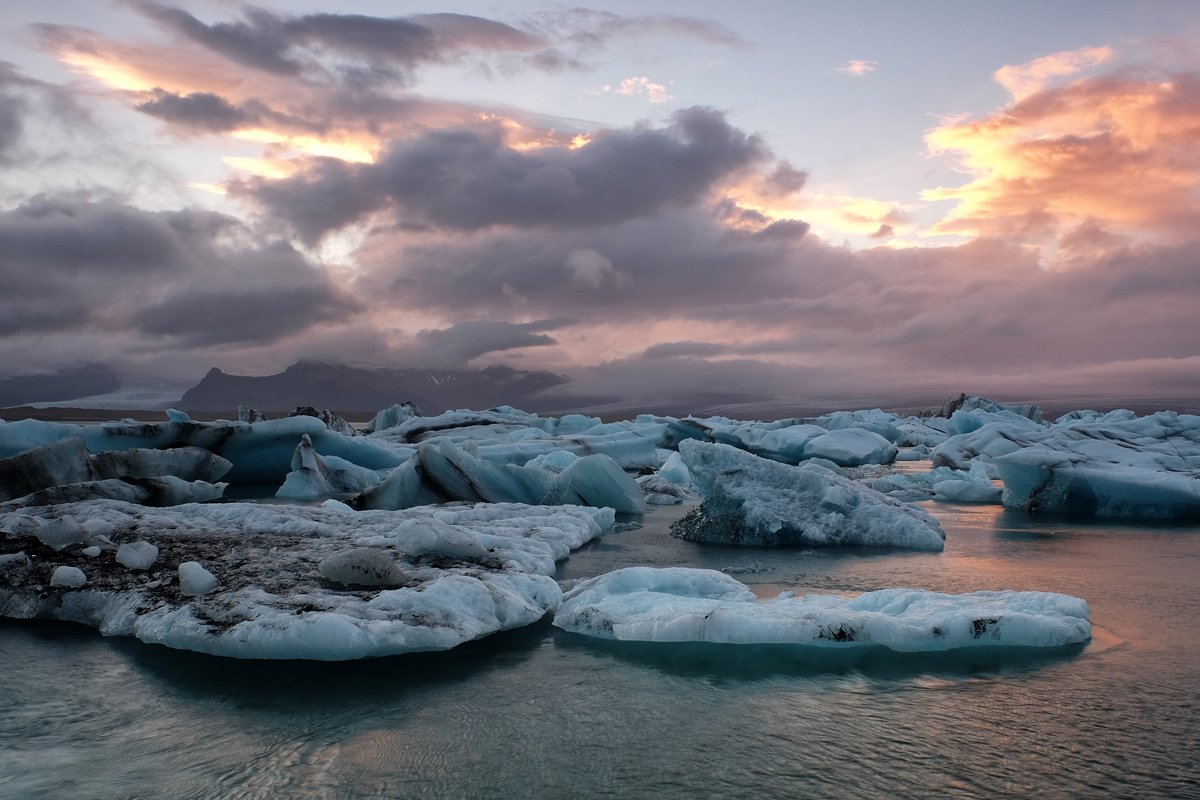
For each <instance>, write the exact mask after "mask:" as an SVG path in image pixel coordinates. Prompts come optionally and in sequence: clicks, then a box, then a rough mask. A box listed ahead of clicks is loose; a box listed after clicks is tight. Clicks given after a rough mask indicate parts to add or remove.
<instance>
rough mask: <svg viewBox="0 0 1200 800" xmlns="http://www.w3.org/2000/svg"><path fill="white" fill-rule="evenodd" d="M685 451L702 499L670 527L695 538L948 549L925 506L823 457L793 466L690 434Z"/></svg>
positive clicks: (681, 448)
mask: <svg viewBox="0 0 1200 800" xmlns="http://www.w3.org/2000/svg"><path fill="white" fill-rule="evenodd" d="M679 454H680V456H681V457H682V459H683V463H684V465H686V466H687V468H688V470H689V472H690V473H691V475H692V480H693V481H694V483H695V486H696V488H697V490H698V491H699V492H700V496H701V497H702V498H703V501H702V502H701V504H700V506H699V507H698V508H696V509H695V510H693V511H692V512H690V513H689V514H688V515H686V516H685V517H683V518H682V519H680V520H678V521H677V522H675V523H674V524H673V525H672V527H671V534H672V535H673V536H677V537H679V538H681V539H687V540H689V541H695V542H712V543H721V544H745V545H793V544H809V545H871V546H892V547H909V548H915V549H920V550H942V549H943V548H944V547H945V538H946V535H945V534H944V533H943V532H942V529H941V526H939V525H938V523H937V521H936V520H934V519H933V517H931V516H929V514H927V513H926V512H925V511H923V510H921V509H919V508H917V507H915V506H911V505H908V504H907V503H903V502H901V501H899V500H895V499H893V498H891V497H888V496H887V495H884V494H881V493H879V492H877V491H875V490H873V489H870V488H867V487H865V486H861V485H859V484H856V483H855V482H854V481H852V480H850V479H849V478H845V477H842V476H841V475H838V474H836V473H834V472H832V471H830V470H828V469H826V468H824V467H821V466H818V465H816V464H807V465H804V466H800V467H794V466H790V465H787V464H780V463H778V462H775V461H770V460H768V459H764V458H759V457H758V456H755V455H751V454H750V453H746V452H744V451H742V450H738V449H737V448H734V447H730V446H728V445H721V444H705V443H703V442H698V441H684V442H681V443H680V445H679Z"/></svg>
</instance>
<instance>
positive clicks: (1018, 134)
mask: <svg viewBox="0 0 1200 800" xmlns="http://www.w3.org/2000/svg"><path fill="white" fill-rule="evenodd" d="M1103 52H1107V51H1103ZM1062 55H1063V54H1058V56H1062ZM1058 56H1056V57H1052V61H1051V62H1050V63H1051V64H1052V65H1058V66H1057V67H1054V66H1045V65H1043V66H1041V67H1039V68H1037V69H1036V70H1033V71H1034V72H1035V73H1036V74H1037V76H1039V77H1038V78H1037V79H1038V80H1041V79H1042V78H1044V77H1045V76H1047V75H1062V74H1065V72H1064V71H1065V70H1067V69H1069V68H1073V67H1074V66H1076V65H1077V64H1078V63H1080V62H1079V59H1075V60H1070V59H1067V60H1065V61H1064V60H1063V59H1061V58H1059V57H1058ZM1090 58H1091V59H1092V61H1095V60H1096V59H1097V58H1098V56H1095V55H1093V56H1091V57H1090ZM1033 63H1034V64H1039V63H1040V62H1033ZM1064 64H1065V66H1064ZM1008 80H1009V81H1010V82H1014V81H1015V82H1016V83H1014V85H1017V84H1020V81H1021V80H1025V79H1024V78H1021V79H1018V78H1016V77H1013V76H1011V75H1010V76H1009V77H1008ZM1029 80H1033V79H1029ZM1021 86H1025V88H1028V87H1027V86H1026V85H1025V84H1021ZM1021 86H1018V88H1021ZM1021 90H1022V91H1024V89H1021ZM1198 128H1200V73H1193V72H1176V73H1162V72H1159V71H1156V70H1153V69H1145V68H1143V69H1134V68H1125V69H1121V70H1117V71H1114V72H1110V73H1107V74H1104V75H1098V76H1094V77H1088V78H1079V79H1075V80H1071V81H1069V82H1067V83H1065V84H1062V85H1055V86H1046V87H1044V88H1041V89H1040V90H1039V91H1036V92H1035V93H1033V94H1030V95H1028V96H1025V97H1023V98H1021V99H1017V100H1014V102H1012V103H1010V104H1009V105H1007V106H1005V107H1004V108H1002V109H1000V110H998V111H996V112H994V113H992V114H989V115H987V116H986V117H983V118H982V119H959V120H948V121H946V122H944V123H943V124H941V125H939V126H938V127H936V128H934V129H933V130H931V131H930V132H929V133H928V134H927V135H926V142H927V144H928V146H929V149H930V152H931V153H933V154H935V155H949V156H951V157H952V158H954V159H955V160H956V161H957V163H958V165H959V167H960V168H961V169H962V170H963V171H964V172H966V173H968V174H969V175H970V176H971V180H970V181H969V182H968V183H966V184H965V185H963V186H958V187H949V188H947V187H941V188H937V189H933V190H929V191H926V192H925V193H924V194H923V197H925V199H927V200H951V201H954V203H955V205H954V208H953V210H952V211H951V212H950V213H949V214H948V215H947V216H946V217H945V218H943V219H942V220H941V221H940V222H939V223H938V224H937V226H936V227H935V228H934V231H935V232H937V233H947V234H958V235H965V236H978V235H994V236H1005V237H1009V238H1012V239H1014V240H1017V241H1023V242H1028V243H1031V244H1037V245H1041V246H1044V247H1048V248H1050V249H1048V250H1047V253H1048V255H1049V256H1050V257H1051V258H1053V247H1052V246H1053V244H1054V243H1055V242H1056V241H1057V240H1059V239H1061V238H1062V237H1065V236H1067V235H1068V234H1069V233H1070V232H1072V231H1074V230H1076V229H1078V228H1079V227H1080V226H1082V225H1097V226H1100V227H1103V228H1105V229H1107V230H1108V231H1109V233H1110V234H1112V235H1114V236H1118V237H1119V236H1124V237H1133V238H1134V239H1141V240H1153V241H1160V242H1164V243H1167V242H1178V241H1182V240H1183V239H1186V238H1191V237H1192V236H1193V235H1194V233H1195V231H1196V230H1197V224H1198V222H1200V196H1198V195H1197V193H1196V192H1195V188H1194V187H1195V186H1196V185H1197V184H1198V183H1200V150H1198V149H1197V148H1196V144H1195V131H1196V130H1197V129H1198Z"/></svg>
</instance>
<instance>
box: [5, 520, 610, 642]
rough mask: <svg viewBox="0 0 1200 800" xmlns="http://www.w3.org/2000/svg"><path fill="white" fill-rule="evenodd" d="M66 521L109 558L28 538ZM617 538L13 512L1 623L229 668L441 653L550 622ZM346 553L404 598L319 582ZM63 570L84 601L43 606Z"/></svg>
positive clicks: (416, 525) (528, 529)
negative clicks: (570, 579)
mask: <svg viewBox="0 0 1200 800" xmlns="http://www.w3.org/2000/svg"><path fill="white" fill-rule="evenodd" d="M64 516H71V517H73V518H77V519H87V520H89V521H97V522H101V523H103V524H104V525H105V526H106V529H108V530H110V531H111V532H110V533H109V534H108V535H107V536H105V537H104V538H103V539H97V540H96V541H97V542H99V544H100V545H101V546H102V547H103V548H104V551H105V552H104V553H102V555H101V556H100V557H98V558H88V557H87V556H86V555H84V554H83V552H82V549H81V547H80V545H70V546H67V547H66V548H65V549H63V550H61V551H55V550H52V549H50V548H49V547H46V546H45V545H43V544H42V543H41V542H40V541H39V540H38V539H37V537H36V535H35V532H36V530H37V529H38V528H40V527H41V526H43V525H49V524H52V523H53V522H54V521H55V520H57V519H60V518H62V517H64ZM31 520H36V522H35V523H34V524H33V525H32V526H31ZM612 524H613V512H612V511H610V510H607V509H585V508H580V507H577V506H559V507H553V506H541V507H532V506H521V505H512V504H497V505H478V506H473V507H472V506H458V507H452V508H421V509H413V510H411V511H399V512H386V511H364V512H357V513H355V512H349V511H345V510H341V509H336V508H311V507H299V506H281V505H262V504H252V503H224V504H213V505H192V506H183V507H179V508H174V509H150V508H145V507H142V506H137V505H132V504H128V503H121V502H114V501H91V502H86V503H74V504H67V505H62V506H55V507H52V508H34V509H24V510H21V511H19V512H9V513H0V550H7V551H13V552H14V554H15V551H18V550H19V551H20V553H21V555H20V557H19V558H18V557H13V558H6V560H5V561H4V563H3V568H2V569H0V615H3V616H7V617H16V618H23V619H33V618H42V619H61V620H69V621H74V622H81V623H83V624H86V625H90V626H92V627H94V628H96V629H98V630H99V631H100V632H101V633H103V634H105V635H110V636H117V635H120V636H135V637H137V638H138V639H141V640H142V641H145V642H151V643H157V644H164V645H167V646H168V647H174V648H179V649H184V650H194V651H198V652H203V653H211V654H213V655H221V656H232V657H237V658H264V659H317V660H344V659H355V658H365V657H369V656H381V655H389V654H394V653H407V652H413V651H421V650H444V649H448V648H450V647H454V646H455V645H458V644H461V643H463V642H465V641H469V640H471V639H477V638H480V637H482V636H486V635H488V634H490V633H494V632H496V631H499V630H506V629H510V628H515V627H519V626H522V625H527V624H529V623H532V622H535V621H537V620H538V619H540V618H541V617H542V616H544V615H545V614H546V613H547V612H549V611H551V610H553V609H554V608H555V607H556V606H557V605H558V603H559V601H560V599H561V596H562V594H561V591H560V589H559V588H558V585H557V584H556V583H555V582H554V580H553V579H552V578H551V577H550V575H551V574H552V573H553V571H554V565H555V562H556V561H557V560H559V559H561V558H564V557H565V556H566V555H567V554H568V553H569V552H570V551H571V550H572V549H575V548H577V547H580V546H581V545H583V544H585V543H586V542H588V541H590V540H591V539H592V538H593V537H595V536H596V535H598V534H599V533H600V532H601V531H602V530H604V529H607V528H611V526H612ZM138 542H142V543H144V544H145V547H142V546H140V545H138V546H135V543H138ZM147 547H154V548H155V550H156V556H157V557H156V559H155V560H154V561H153V562H152V563H151V565H150V566H149V569H148V571H137V572H135V571H130V570H129V569H126V567H125V566H122V565H121V564H119V563H118V562H117V560H116V559H117V557H118V555H117V554H120V553H121V552H122V551H124V553H125V555H126V556H129V557H127V558H123V560H125V561H130V562H131V563H135V565H144V564H145V563H146V560H145V556H147V555H148V553H149V551H148V550H147V549H146V548H147ZM357 548H370V549H372V550H374V551H377V552H378V553H379V554H380V557H381V558H382V559H385V560H388V561H390V562H391V563H393V564H394V565H395V568H396V569H397V570H398V571H399V573H400V578H399V580H398V581H397V583H398V584H399V585H398V586H396V588H380V587H374V588H364V587H362V586H349V587H348V586H344V585H342V584H341V583H337V582H334V581H331V580H328V579H327V578H326V577H324V576H323V575H322V572H321V571H319V569H318V564H320V563H322V562H324V561H325V560H326V559H328V558H330V557H331V556H336V555H338V554H340V553H345V552H347V551H353V550H355V549H357ZM114 550H115V551H116V553H114ZM134 555H141V556H143V558H142V559H141V560H138V561H136V562H134V561H132V556H134ZM350 561H355V563H361V562H362V559H357V560H356V559H353V558H352V559H350ZM190 562H199V564H203V565H204V566H203V567H202V569H203V571H204V572H205V573H207V574H208V575H209V576H211V577H212V579H214V580H216V581H218V582H219V584H218V585H215V586H213V585H212V582H211V581H210V580H208V579H207V578H205V575H204V574H201V573H200V572H199V571H198V570H197V569H196V568H195V567H193V566H190ZM60 567H72V568H75V569H80V568H83V569H86V572H87V584H86V586H85V587H84V588H81V589H68V588H66V587H62V588H59V587H54V588H51V589H49V590H47V589H46V587H47V586H49V585H50V582H51V578H52V575H53V574H54V571H55V570H56V569H58V568H60ZM63 574H64V575H65V574H67V573H63ZM204 589H207V590H208V591H207V592H206V593H204V594H194V592H197V591H200V590H204Z"/></svg>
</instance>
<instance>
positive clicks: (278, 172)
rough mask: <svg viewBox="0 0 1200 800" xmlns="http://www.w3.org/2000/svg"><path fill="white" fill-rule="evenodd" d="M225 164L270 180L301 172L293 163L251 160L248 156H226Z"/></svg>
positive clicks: (223, 159) (278, 159) (277, 160)
mask: <svg viewBox="0 0 1200 800" xmlns="http://www.w3.org/2000/svg"><path fill="white" fill-rule="evenodd" d="M221 161H223V162H224V163H226V164H228V165H229V166H231V167H233V168H234V169H236V170H240V171H242V172H248V173H250V174H251V175H257V176H259V177H260V178H267V179H269V180H281V179H283V178H290V177H292V176H293V175H295V174H296V173H297V172H298V171H299V169H300V168H299V167H298V166H296V164H294V163H293V162H291V161H288V160H286V159H282V158H251V157H248V156H225V157H224V158H222V159H221Z"/></svg>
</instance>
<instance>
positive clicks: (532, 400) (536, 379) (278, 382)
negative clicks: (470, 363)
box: [178, 361, 569, 413]
mask: <svg viewBox="0 0 1200 800" xmlns="http://www.w3.org/2000/svg"><path fill="white" fill-rule="evenodd" d="M568 380H569V379H568V378H567V377H565V376H563V375H557V374H555V373H553V372H547V371H544V370H518V369H513V368H512V367H506V366H501V365H496V366H488V367H481V368H461V369H423V368H402V369H368V368H364V367H352V366H346V365H340V364H327V363H323V362H315V361H300V362H297V363H295V364H293V365H292V366H290V367H288V368H287V369H285V370H284V371H283V372H280V373H278V374H275V375H262V376H257V375H229V374H226V373H224V372H222V371H221V370H219V369H217V368H215V367H214V368H213V369H211V370H209V372H208V374H207V375H205V376H204V378H203V379H201V381H200V382H199V383H197V384H196V385H195V386H193V387H192V388H191V389H188V390H187V391H186V392H184V394H183V397H182V398H180V401H179V404H178V406H179V408H181V409H183V410H184V411H226V410H230V409H233V408H237V406H239V405H247V406H252V407H254V408H258V409H260V410H262V411H285V410H289V409H293V408H295V407H296V406H297V405H298V404H301V403H305V404H309V405H313V406H316V407H318V408H330V409H337V410H339V411H375V410H378V409H381V408H386V407H388V406H390V405H393V404H394V403H399V402H404V401H407V402H410V403H414V404H416V406H417V407H418V408H421V409H426V410H430V411H431V413H437V412H440V411H442V410H444V409H447V408H465V407H472V408H487V407H489V406H496V405H513V406H518V407H520V408H526V409H530V410H546V409H549V408H551V407H553V406H555V405H556V404H559V403H561V402H562V401H561V398H559V399H557V400H553V399H547V397H546V396H545V392H546V390H548V389H551V388H554V387H558V386H562V385H563V384H565V383H567V381H568Z"/></svg>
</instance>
